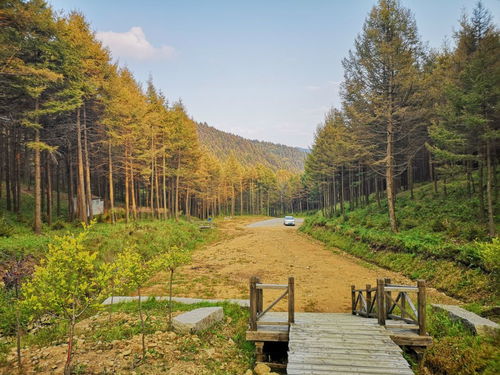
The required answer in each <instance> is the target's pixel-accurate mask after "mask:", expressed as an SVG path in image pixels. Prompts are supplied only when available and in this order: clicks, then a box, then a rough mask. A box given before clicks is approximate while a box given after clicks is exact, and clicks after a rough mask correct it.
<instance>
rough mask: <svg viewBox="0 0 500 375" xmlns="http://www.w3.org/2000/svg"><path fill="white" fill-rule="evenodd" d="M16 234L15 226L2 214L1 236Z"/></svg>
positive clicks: (0, 223) (0, 218) (0, 222)
mask: <svg viewBox="0 0 500 375" xmlns="http://www.w3.org/2000/svg"><path fill="white" fill-rule="evenodd" d="M13 234H14V227H13V226H12V225H11V224H10V223H9V222H8V221H7V219H6V218H5V217H3V216H0V237H10V236H12V235H13Z"/></svg>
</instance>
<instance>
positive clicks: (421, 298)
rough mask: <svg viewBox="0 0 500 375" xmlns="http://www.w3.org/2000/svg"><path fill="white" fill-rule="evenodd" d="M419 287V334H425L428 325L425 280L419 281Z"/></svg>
mask: <svg viewBox="0 0 500 375" xmlns="http://www.w3.org/2000/svg"><path fill="white" fill-rule="evenodd" d="M417 287H418V334H419V335H420V336H425V335H426V334H427V332H426V326H425V307H426V306H425V304H426V301H425V299H426V298H425V280H418V281H417Z"/></svg>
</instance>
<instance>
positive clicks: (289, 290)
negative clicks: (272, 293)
mask: <svg viewBox="0 0 500 375" xmlns="http://www.w3.org/2000/svg"><path fill="white" fill-rule="evenodd" d="M264 289H282V290H284V292H283V293H282V294H281V295H280V296H279V297H278V298H276V299H275V300H274V301H273V302H271V304H269V306H267V307H266V308H264ZM286 296H288V321H286V322H277V321H265V320H262V318H263V317H264V316H265V314H266V313H267V312H268V311H270V310H271V309H272V308H273V307H274V306H276V304H277V303H278V302H279V301H281V300H282V299H283V298H285V297H286ZM294 322H295V282H294V278H293V277H289V278H288V284H263V283H261V282H260V279H259V278H258V277H256V276H252V277H251V278H250V322H249V325H250V327H249V328H250V331H256V330H257V326H258V325H267V326H270V325H288V326H290V324H291V323H294Z"/></svg>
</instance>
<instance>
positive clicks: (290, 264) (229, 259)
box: [144, 218, 457, 312]
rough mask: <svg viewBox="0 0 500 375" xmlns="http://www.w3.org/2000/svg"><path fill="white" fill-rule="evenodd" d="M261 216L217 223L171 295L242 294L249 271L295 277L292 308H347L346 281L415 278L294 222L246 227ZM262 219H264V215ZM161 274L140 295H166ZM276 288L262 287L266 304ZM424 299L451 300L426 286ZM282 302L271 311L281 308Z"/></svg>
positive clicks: (280, 279) (272, 277)
mask: <svg viewBox="0 0 500 375" xmlns="http://www.w3.org/2000/svg"><path fill="white" fill-rule="evenodd" d="M265 219H266V218H238V219H233V220H230V221H224V222H222V223H221V224H220V225H219V228H220V231H221V234H222V240H220V241H218V242H216V243H213V244H210V245H208V246H205V247H204V248H201V249H200V250H197V251H196V252H195V253H194V255H193V260H192V262H191V263H190V264H189V265H187V266H184V267H182V268H181V269H180V270H179V271H178V275H177V276H176V280H175V282H174V294H175V295H176V296H179V297H199V298H203V297H206V298H248V282H249V278H250V277H251V276H253V275H255V276H258V277H260V279H261V281H262V282H265V283H286V281H287V278H288V277H289V276H294V277H295V290H296V292H295V295H296V297H295V298H296V311H309V312H348V311H350V309H351V295H350V288H351V285H356V286H358V287H364V286H365V285H366V284H371V285H375V284H376V280H377V278H391V279H392V282H394V283H400V284H411V285H413V284H415V281H412V280H409V279H408V278H406V277H404V276H402V275H400V274H398V273H395V272H392V271H388V270H385V269H382V268H380V267H377V266H374V265H372V264H369V263H367V262H365V261H362V260H359V259H357V258H355V257H352V256H350V255H348V254H346V253H344V252H342V251H340V250H338V249H328V248H326V247H325V245H323V244H322V243H320V242H319V241H316V240H314V239H312V238H311V237H309V236H307V235H305V234H302V233H301V232H299V231H298V230H297V228H298V227H285V226H283V225H281V224H280V222H278V223H277V224H276V223H275V224H274V225H272V224H271V225H258V226H252V227H248V224H249V223H252V222H258V221H262V220H265ZM267 219H268V218H267ZM167 280H168V279H167V275H166V274H162V273H160V274H159V275H157V276H156V277H155V278H153V279H152V281H151V286H150V287H149V288H147V290H145V292H144V294H145V295H166V294H167V287H168V284H167ZM278 294H279V291H277V292H276V293H273V291H267V290H266V292H265V293H264V300H265V301H266V302H267V303H269V302H271V301H272V300H274V298H275V297H276V296H277V295H278ZM428 295H429V300H431V301H435V302H439V303H457V301H455V300H453V299H452V298H450V297H448V296H446V295H444V294H443V293H440V292H438V291H436V290H433V289H430V290H429V291H428ZM285 308H286V305H285V303H283V304H281V303H280V304H278V306H277V308H276V310H277V311H279V310H284V309H285Z"/></svg>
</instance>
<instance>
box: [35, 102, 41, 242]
mask: <svg viewBox="0 0 500 375" xmlns="http://www.w3.org/2000/svg"><path fill="white" fill-rule="evenodd" d="M37 111H38V99H36V101H35V112H37ZM35 121H36V122H38V116H37V119H36V120H35ZM39 142H40V130H39V129H35V150H34V152H35V154H34V157H33V163H34V167H35V218H34V226H33V229H34V231H35V233H36V234H41V233H42V190H41V183H42V181H41V179H42V177H41V165H40V147H39Z"/></svg>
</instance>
